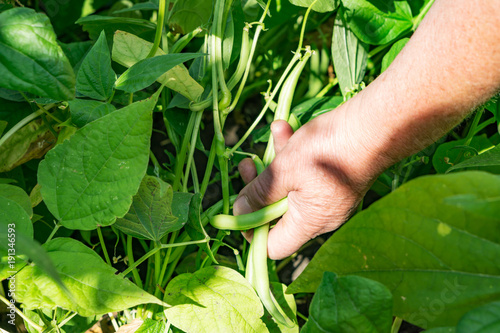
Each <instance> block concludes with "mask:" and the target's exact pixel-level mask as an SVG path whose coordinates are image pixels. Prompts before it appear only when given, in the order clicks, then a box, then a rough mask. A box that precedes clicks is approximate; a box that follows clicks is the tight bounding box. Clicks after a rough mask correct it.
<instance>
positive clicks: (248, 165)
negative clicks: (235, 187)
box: [238, 158, 257, 184]
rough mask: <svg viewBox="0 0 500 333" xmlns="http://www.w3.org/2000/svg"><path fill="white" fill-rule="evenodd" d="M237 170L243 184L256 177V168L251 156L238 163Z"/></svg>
mask: <svg viewBox="0 0 500 333" xmlns="http://www.w3.org/2000/svg"><path fill="white" fill-rule="evenodd" d="M238 171H239V172H240V175H241V178H243V181H244V182H245V184H248V183H250V182H251V181H252V180H253V179H254V178H255V177H257V169H256V168H255V164H254V162H253V161H252V159H251V158H245V159H244V160H242V161H241V162H240V163H239V164H238Z"/></svg>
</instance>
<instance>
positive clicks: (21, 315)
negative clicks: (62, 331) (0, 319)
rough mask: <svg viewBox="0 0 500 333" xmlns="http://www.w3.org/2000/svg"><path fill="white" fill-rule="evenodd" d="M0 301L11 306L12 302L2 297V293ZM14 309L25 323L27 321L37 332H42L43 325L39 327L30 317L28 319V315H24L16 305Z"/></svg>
mask: <svg viewBox="0 0 500 333" xmlns="http://www.w3.org/2000/svg"><path fill="white" fill-rule="evenodd" d="M0 301H2V302H3V303H5V305H7V306H13V305H12V303H11V302H9V300H8V299H6V298H5V297H3V296H2V295H0ZM14 310H15V311H16V313H17V314H18V315H19V317H21V318H23V320H24V321H25V322H26V323H28V325H30V326H31V327H33V328H34V329H36V330H37V331H38V332H42V331H43V327H40V326H39V325H37V324H35V323H34V322H33V321H32V320H31V319H29V318H28V317H26V315H25V314H24V313H23V312H22V311H21V310H19V309H18V308H17V307H15V306H14Z"/></svg>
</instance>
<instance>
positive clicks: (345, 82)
mask: <svg viewBox="0 0 500 333" xmlns="http://www.w3.org/2000/svg"><path fill="white" fill-rule="evenodd" d="M367 50H368V45H366V44H365V43H363V42H362V41H360V40H359V39H358V37H356V35H355V34H354V33H353V32H352V31H351V30H350V29H349V27H347V26H346V23H345V20H344V19H343V18H342V11H341V10H340V12H339V15H337V17H336V19H335V24H334V26H333V38H332V58H333V65H334V67H335V74H336V75H337V77H338V79H339V86H340V90H341V92H342V95H344V96H345V95H347V93H348V92H350V91H352V90H355V89H356V85H358V84H359V83H361V81H363V77H364V76H365V70H366V61H367V59H368V51H367Z"/></svg>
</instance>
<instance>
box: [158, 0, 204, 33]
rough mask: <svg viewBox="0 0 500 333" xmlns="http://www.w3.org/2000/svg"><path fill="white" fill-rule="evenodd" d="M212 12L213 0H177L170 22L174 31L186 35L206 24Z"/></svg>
mask: <svg viewBox="0 0 500 333" xmlns="http://www.w3.org/2000/svg"><path fill="white" fill-rule="evenodd" d="M211 14H212V1H211V0H184V1H176V2H175V5H174V8H172V12H171V14H170V19H169V21H168V24H169V26H170V29H171V30H172V31H173V32H175V33H180V34H181V35H184V34H187V33H188V32H190V31H193V30H194V29H196V28H198V27H201V26H203V25H206V24H207V23H208V20H209V19H210V16H211Z"/></svg>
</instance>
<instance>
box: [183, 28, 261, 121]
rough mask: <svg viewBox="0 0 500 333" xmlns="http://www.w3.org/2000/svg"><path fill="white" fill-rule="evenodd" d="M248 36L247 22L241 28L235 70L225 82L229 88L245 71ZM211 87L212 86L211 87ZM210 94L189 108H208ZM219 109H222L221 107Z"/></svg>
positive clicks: (193, 109) (248, 51)
mask: <svg viewBox="0 0 500 333" xmlns="http://www.w3.org/2000/svg"><path fill="white" fill-rule="evenodd" d="M250 45H251V41H250V36H249V25H248V24H247V25H246V26H245V28H243V33H242V40H241V48H240V59H239V61H238V65H237V66H236V70H235V71H234V73H233V75H232V76H231V78H230V79H229V81H228V82H227V87H228V88H229V89H230V90H231V89H233V88H234V87H236V85H237V84H238V82H239V81H240V80H241V78H242V77H243V74H244V73H245V68H246V66H247V62H248V57H249V55H250ZM212 89H213V87H212ZM212 101H213V98H212V94H210V95H209V97H208V98H207V99H205V100H203V101H201V102H197V103H191V104H190V105H189V109H190V110H191V111H201V110H204V109H206V108H208V107H209V106H210V105H212ZM221 110H223V109H222V108H221Z"/></svg>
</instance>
